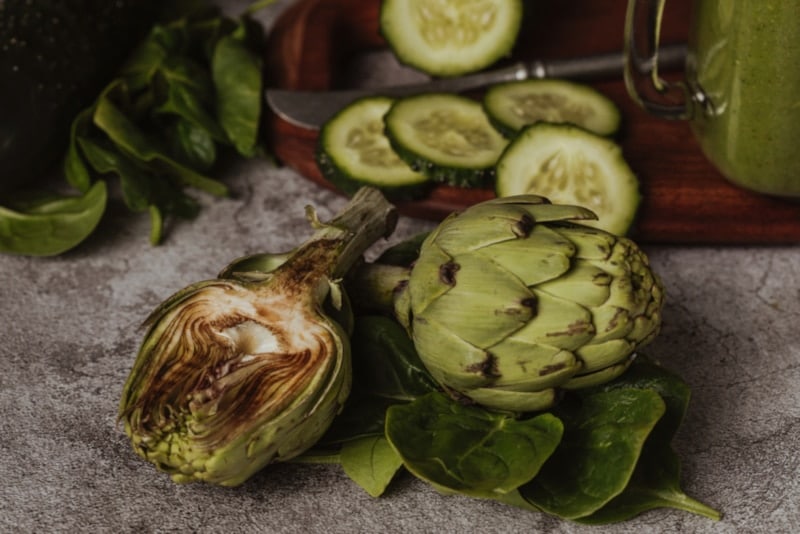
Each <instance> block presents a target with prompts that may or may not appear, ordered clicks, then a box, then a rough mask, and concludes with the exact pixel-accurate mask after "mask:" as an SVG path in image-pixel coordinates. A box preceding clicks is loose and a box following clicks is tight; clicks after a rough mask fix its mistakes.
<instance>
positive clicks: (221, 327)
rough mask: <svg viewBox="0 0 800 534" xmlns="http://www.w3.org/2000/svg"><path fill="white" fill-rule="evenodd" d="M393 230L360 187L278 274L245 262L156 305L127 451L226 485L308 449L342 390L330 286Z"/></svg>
mask: <svg viewBox="0 0 800 534" xmlns="http://www.w3.org/2000/svg"><path fill="white" fill-rule="evenodd" d="M395 221H396V215H395V212H394V208H393V207H392V206H391V205H390V204H388V203H387V202H386V201H385V199H384V198H383V196H382V195H381V194H380V193H379V192H378V191H377V190H375V189H371V188H365V189H363V190H361V191H359V192H358V193H357V194H356V195H355V196H354V198H353V200H352V201H351V203H350V204H349V205H348V206H347V207H346V209H345V210H344V211H343V212H342V213H341V214H340V215H339V216H338V217H336V218H335V219H334V220H333V221H331V222H330V223H328V224H324V225H323V224H321V223H319V221H316V220H314V222H315V223H317V226H318V229H317V231H316V232H315V234H314V235H313V236H312V237H311V238H310V239H309V240H308V241H307V242H306V243H304V244H303V245H302V246H300V247H298V248H297V249H296V250H295V251H293V252H292V253H290V254H288V255H283V256H277V255H276V257H280V261H279V262H276V263H280V264H279V265H278V266H277V267H275V265H272V264H269V262H267V263H266V264H265V265H267V264H268V265H269V266H268V267H266V268H264V269H260V270H259V261H258V258H255V259H254V258H253V257H250V258H246V259H244V260H241V261H238V262H235V263H234V264H233V265H232V266H229V267H228V268H226V269H225V270H224V271H223V272H222V273H221V274H220V277H219V278H217V279H214V280H208V281H204V282H200V283H197V284H193V285H191V286H188V287H187V288H185V289H183V290H182V291H179V292H178V293H176V294H175V295H173V296H172V297H170V298H169V299H167V300H166V301H165V302H164V303H163V304H162V305H161V306H159V307H158V308H157V309H156V310H155V311H154V312H153V313H152V314H151V316H150V317H149V318H148V320H147V322H146V325H148V331H147V333H146V335H145V339H144V342H143V343H142V346H141V348H140V350H139V354H138V356H137V359H136V362H135V364H134V367H133V369H132V370H131V373H130V376H129V378H128V380H127V383H126V384H125V387H124V391H123V395H122V400H121V403H120V418H121V420H122V421H123V423H124V427H125V432H126V433H127V434H128V436H129V437H130V439H131V442H132V445H133V448H134V450H135V451H136V453H137V454H139V455H140V456H142V457H143V458H145V459H146V460H148V461H150V462H152V463H153V464H155V465H156V467H157V468H158V469H160V470H162V471H165V472H167V473H169V474H170V475H171V476H172V478H173V480H175V481H176V482H190V481H195V480H202V481H206V482H210V483H214V484H219V485H224V486H235V485H238V484H241V483H242V482H244V481H245V480H247V479H248V478H249V477H250V476H252V475H253V474H254V473H255V472H257V471H258V470H260V469H261V468H263V467H264V466H265V465H267V464H268V463H270V462H273V461H282V460H288V459H291V458H293V457H295V456H298V455H299V454H301V453H303V452H305V451H306V450H307V449H308V448H309V447H311V446H312V445H313V444H314V443H315V442H316V441H317V440H318V439H319V438H320V437H321V436H322V434H323V433H324V432H325V431H326V430H327V428H328V427H329V426H330V424H331V422H332V420H333V418H334V417H335V416H336V415H337V414H338V412H339V411H340V410H341V407H342V405H343V404H344V402H345V400H346V398H347V396H348V394H349V392H350V386H351V377H352V371H351V363H350V343H349V338H348V336H349V332H348V331H347V327H348V323H349V321H347V320H344V318H346V317H347V316H348V313H347V312H348V311H349V310H348V306H349V303H348V300H347V298H346V295H342V293H341V288H339V286H338V282H337V280H339V279H340V278H341V277H342V276H343V275H344V274H345V272H346V271H347V270H348V269H349V268H350V266H352V264H353V263H354V262H355V261H356V260H358V259H359V258H360V257H361V255H362V254H363V252H364V251H365V250H366V249H367V248H368V247H369V246H370V245H372V243H374V242H375V241H376V240H377V239H378V238H380V237H382V236H384V235H387V234H388V233H390V232H391V231H392V230H393V225H394V222H395ZM284 260H285V261H284ZM281 262H282V263H281ZM239 268H246V269H249V270H248V271H244V272H243V271H240V270H239ZM331 305H332V306H333V307H334V308H338V311H337V312H336V313H335V314H331V313H329V311H328V310H329V308H330V307H331Z"/></svg>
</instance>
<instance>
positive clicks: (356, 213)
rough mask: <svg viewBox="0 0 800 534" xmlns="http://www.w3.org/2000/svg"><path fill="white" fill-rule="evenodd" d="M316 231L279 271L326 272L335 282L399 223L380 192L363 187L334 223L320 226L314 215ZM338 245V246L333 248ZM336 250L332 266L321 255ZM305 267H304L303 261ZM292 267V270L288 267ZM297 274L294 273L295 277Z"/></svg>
mask: <svg viewBox="0 0 800 534" xmlns="http://www.w3.org/2000/svg"><path fill="white" fill-rule="evenodd" d="M309 215H310V218H311V219H312V223H314V225H315V226H316V227H317V229H316V232H314V235H312V236H311V237H310V238H309V239H308V240H307V241H306V242H305V243H304V244H303V245H302V246H301V247H299V248H298V249H296V250H295V251H294V252H293V253H292V255H291V257H290V258H289V260H288V261H287V262H286V263H285V264H284V265H283V266H282V268H283V269H282V268H279V269H278V271H276V274H277V273H278V272H280V271H281V270H284V271H297V270H298V269H297V266H298V264H299V265H300V266H301V269H300V270H303V269H305V270H307V271H308V274H309V276H313V273H314V272H315V271H317V270H318V269H323V270H324V271H325V273H326V274H327V275H328V276H329V277H330V278H331V279H333V280H336V279H340V278H342V277H343V276H344V275H345V274H346V273H347V271H349V270H350V268H351V267H352V266H353V264H354V263H355V262H356V261H357V260H359V259H360V258H361V255H362V254H363V253H364V252H365V251H366V250H367V249H368V248H369V247H370V246H371V245H372V244H373V243H375V242H376V241H377V240H378V239H380V238H381V237H387V236H389V235H391V233H392V232H393V231H394V228H395V225H396V224H397V211H396V209H395V207H394V206H393V205H392V204H390V203H389V202H388V201H387V200H386V199H385V198H384V196H383V195H382V194H381V192H380V191H378V190H377V189H374V188H371V187H364V188H361V189H360V190H359V191H358V192H356V194H355V195H353V198H352V199H351V200H350V202H349V203H348V204H347V206H345V207H344V208H343V210H342V211H341V212H340V213H339V215H337V216H336V217H335V218H334V219H333V220H331V221H330V222H327V223H320V222H319V221H318V220H317V219H316V214H314V213H313V212H311V213H310V214H309ZM334 243H339V244H340V245H339V246H332V244H334ZM331 248H334V249H336V250H335V251H334V250H331V251H330V252H332V253H334V254H335V256H336V257H335V258H333V259H332V261H333V262H334V263H333V264H330V263H329V262H326V259H325V258H324V257H322V256H323V255H324V254H323V255H321V254H320V252H319V251H320V249H323V250H325V249H331ZM304 259H305V260H306V264H305V265H303V263H304V262H303V260H304ZM289 266H292V267H289ZM297 274H298V273H296V272H295V275H297Z"/></svg>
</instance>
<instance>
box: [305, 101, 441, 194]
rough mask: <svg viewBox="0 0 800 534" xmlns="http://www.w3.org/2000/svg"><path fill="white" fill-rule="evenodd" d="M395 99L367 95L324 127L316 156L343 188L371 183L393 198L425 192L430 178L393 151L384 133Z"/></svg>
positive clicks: (326, 173) (323, 169) (352, 190)
mask: <svg viewBox="0 0 800 534" xmlns="http://www.w3.org/2000/svg"><path fill="white" fill-rule="evenodd" d="M393 103H394V100H393V99H391V98H388V97H383V96H371V97H365V98H362V99H359V100H356V101H355V102H353V103H351V104H349V105H348V106H346V107H345V108H343V109H342V110H341V111H339V112H338V113H337V114H336V115H334V116H333V117H332V118H331V119H330V120H328V121H327V122H326V123H325V124H324V125H323V126H322V129H321V130H320V135H319V142H318V145H317V152H316V159H317V164H318V166H319V169H320V171H321V172H322V175H323V176H324V177H325V178H327V179H328V180H329V181H330V182H331V183H332V184H334V185H335V186H336V187H338V188H339V189H340V190H341V191H343V192H344V193H347V194H350V195H351V194H353V193H355V192H356V191H357V190H358V189H359V188H360V187H362V186H365V185H370V186H374V187H377V188H379V189H381V190H382V191H383V192H384V193H385V194H386V196H387V197H390V198H393V199H402V198H413V197H417V196H420V195H422V194H423V193H425V192H426V191H427V189H428V187H429V183H430V180H428V178H427V177H426V176H425V175H424V174H422V173H420V172H416V171H414V170H412V169H411V167H409V166H408V164H406V163H405V162H404V161H403V160H402V159H400V157H399V156H398V155H397V154H396V153H395V152H394V150H392V147H391V146H390V145H389V140H388V139H387V138H386V136H385V135H384V133H383V129H384V128H383V116H384V115H385V114H386V112H387V111H389V108H391V106H392V104H393Z"/></svg>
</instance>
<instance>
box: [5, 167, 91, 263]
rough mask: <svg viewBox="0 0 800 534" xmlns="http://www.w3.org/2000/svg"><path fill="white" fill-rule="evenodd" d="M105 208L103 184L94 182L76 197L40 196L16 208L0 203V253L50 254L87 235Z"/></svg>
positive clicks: (58, 251) (76, 242)
mask: <svg viewBox="0 0 800 534" xmlns="http://www.w3.org/2000/svg"><path fill="white" fill-rule="evenodd" d="M105 207H106V185H105V183H104V182H96V183H95V184H94V185H93V186H92V187H90V188H89V190H88V191H87V192H86V193H84V194H83V195H82V196H79V197H56V198H43V199H39V200H36V201H32V202H26V203H25V204H24V205H22V204H21V205H20V206H18V209H17V210H14V209H9V208H4V207H1V206H0V252H4V253H9V254H25V255H29V256H53V255H56V254H61V253H62V252H65V251H67V250H69V249H71V248H72V247H74V246H75V245H77V244H78V243H80V242H81V241H83V240H84V239H85V238H86V237H87V236H88V235H89V234H91V233H92V232H93V231H94V229H95V227H96V226H97V223H99V222H100V218H101V217H102V216H103V212H104V211H105Z"/></svg>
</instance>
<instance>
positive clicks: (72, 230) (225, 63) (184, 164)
mask: <svg viewBox="0 0 800 534" xmlns="http://www.w3.org/2000/svg"><path fill="white" fill-rule="evenodd" d="M177 5H179V6H180V7H179V11H177V12H174V6H173V7H172V9H173V13H172V17H171V18H167V19H164V20H166V21H167V22H163V23H160V24H156V25H155V26H154V27H153V28H152V29H151V31H150V33H149V35H148V36H147V37H146V38H145V39H144V40H142V42H141V43H140V44H139V46H138V47H136V49H135V50H134V51H133V53H132V54H131V55H130V58H129V60H128V62H127V63H126V64H125V65H122V66H121V67H120V69H119V73H118V75H117V77H116V78H115V79H114V80H112V81H111V82H110V83H109V84H108V85H107V86H106V87H105V89H104V90H103V91H102V92H101V93H100V95H99V96H98V98H97V99H96V101H95V102H94V103H93V104H92V105H91V106H90V107H88V108H86V109H85V110H83V111H82V112H81V113H79V114H78V115H77V116H76V117H75V118H74V120H73V123H72V127H71V130H70V138H69V141H70V142H69V146H68V148H67V151H66V154H65V156H64V159H63V173H64V178H65V179H66V181H67V183H68V184H70V185H71V186H72V187H74V188H75V189H77V190H78V191H80V192H82V193H87V191H89V189H90V188H91V187H92V184H93V183H97V182H98V181H104V180H108V179H112V178H116V179H119V180H120V183H121V186H122V187H121V189H122V194H123V200H124V201H125V205H126V206H127V207H128V208H129V209H130V210H131V211H133V212H144V211H147V212H149V214H150V219H151V232H150V240H151V242H153V243H154V244H157V243H159V242H160V241H161V240H162V239H163V231H164V222H165V217H167V216H177V217H182V218H191V217H193V216H195V215H196V214H197V212H198V210H199V203H198V202H197V201H196V200H195V199H194V198H192V197H191V196H190V195H189V194H188V193H187V190H189V189H196V190H200V191H204V192H206V193H209V194H211V195H216V196H223V195H227V194H228V188H227V186H226V185H225V184H223V183H222V182H220V181H219V180H217V179H215V178H213V177H212V176H211V175H209V174H208V173H210V172H211V171H213V169H214V166H215V165H216V163H217V161H218V159H219V156H220V154H221V153H222V152H223V151H225V150H233V151H236V152H237V153H238V154H240V155H243V156H246V157H253V156H255V155H257V154H259V153H260V152H261V151H260V150H259V125H260V120H261V100H260V97H261V89H262V73H261V68H262V66H261V60H260V57H261V51H260V46H261V43H262V42H263V35H262V33H261V28H260V26H259V25H258V24H256V23H255V22H253V21H252V20H251V19H249V18H248V16H247V15H246V14H245V15H242V16H241V17H238V18H236V19H234V18H229V17H225V16H222V15H221V14H220V12H219V10H218V9H216V8H214V7H212V6H211V5H210V4H208V3H206V2H205V1H189V2H180V3H178V4H177ZM250 11H251V10H248V12H250ZM104 191H105V190H104ZM81 198H83V197H81ZM63 200H64V201H65V202H67V203H66V204H65V206H72V205H74V204H75V203H76V201H75V200H74V199H73V198H72V197H64V198H63ZM90 200H91V201H94V204H92V207H93V208H94V209H95V211H96V210H98V209H99V212H97V213H95V212H94V211H92V212H91V214H92V215H96V216H97V218H98V219H99V216H100V215H102V211H103V209H104V208H105V200H104V199H103V202H102V203H100V202H98V196H97V194H95V195H92V196H87V197H86V198H85V199H84V201H83V204H81V207H82V208H84V211H87V210H86V207H87V206H86V203H87V202H88V201H90ZM70 209H73V208H70ZM24 215H26V213H25V212H19V211H18V210H15V209H5V210H4V211H2V212H0V225H2V226H3V227H4V228H5V231H6V233H7V234H8V235H6V236H5V238H4V244H3V245H2V246H1V247H0V252H13V253H17V254H31V255H42V254H58V253H60V252H63V251H64V250H68V249H69V248H72V247H74V246H75V245H77V244H78V243H80V242H81V241H82V240H83V239H84V238H85V237H86V236H87V235H89V233H91V231H93V229H94V226H91V228H89V225H87V224H86V221H87V220H90V219H91V217H90V216H89V214H88V212H87V215H85V216H84V217H83V218H79V217H75V216H74V215H73V216H71V217H64V216H63V215H64V214H63V213H62V212H59V211H56V210H52V213H48V214H43V213H38V214H37V217H36V219H35V222H34V221H33V220H32V219H30V218H28V219H25V221H26V224H27V225H28V226H30V225H33V224H35V225H36V226H37V228H39V230H38V231H37V232H33V233H32V232H31V231H30V230H29V229H28V230H25V231H24V232H23V230H22V229H21V226H20V224H21V223H20V221H21V220H23V219H22V218H21V217H23V216H24ZM27 215H30V214H27ZM12 219H13V220H12ZM95 223H96V221H95ZM45 225H47V226H49V227H51V228H55V227H56V226H57V227H58V228H59V230H58V232H55V231H48V232H45V233H48V234H49V235H51V239H50V240H49V241H48V244H44V243H42V242H41V240H40V238H39V237H38V236H39V235H40V234H41V233H42V232H44V230H42V229H43V228H44V226H45ZM11 232H14V235H13V239H12V237H11V234H10V233H11ZM55 235H61V236H62V237H61V238H59V240H58V241H59V245H58V246H54V245H55V243H54V242H53V239H54V238H52V236H55ZM35 236H36V237H35ZM63 236H69V239H66V238H65V237H63ZM65 247H66V248H65Z"/></svg>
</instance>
